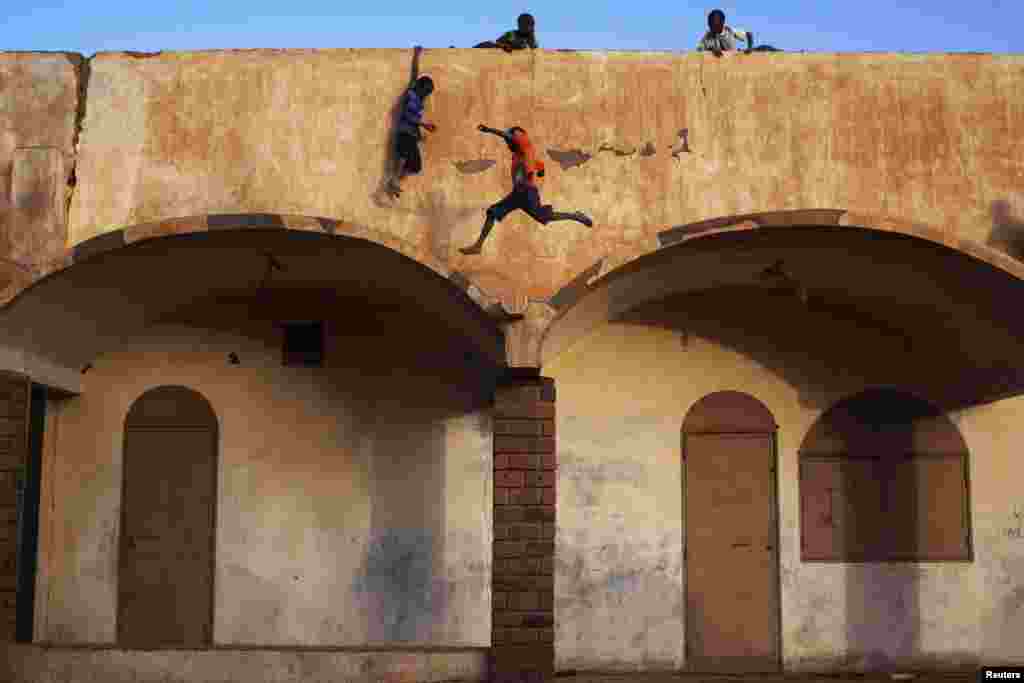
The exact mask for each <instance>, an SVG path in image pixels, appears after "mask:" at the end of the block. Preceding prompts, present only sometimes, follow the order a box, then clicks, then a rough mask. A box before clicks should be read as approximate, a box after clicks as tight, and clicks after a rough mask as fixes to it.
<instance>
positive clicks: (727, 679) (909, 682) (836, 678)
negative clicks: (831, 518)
mask: <svg viewBox="0 0 1024 683" xmlns="http://www.w3.org/2000/svg"><path fill="white" fill-rule="evenodd" d="M977 680H978V674H977V672H973V671H964V672H959V673H945V672H944V673H921V674H914V675H913V676H912V677H907V676H905V675H904V676H893V675H890V674H877V673H875V674H834V675H833V674H803V673H801V674H745V675H715V674H692V673H691V674H671V673H664V674H629V673H626V674H574V675H558V676H556V677H555V678H554V679H551V682H552V683H704V682H705V681H707V682H708V683H853V682H855V681H856V682H858V683H960V682H961V681H963V682H965V683H966V682H968V681H970V682H971V683H973V682H974V681H977Z"/></svg>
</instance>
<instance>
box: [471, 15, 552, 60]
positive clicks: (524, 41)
mask: <svg viewBox="0 0 1024 683" xmlns="http://www.w3.org/2000/svg"><path fill="white" fill-rule="evenodd" d="M516 26H517V28H516V29H514V30H512V31H507V32H505V33H502V34H501V36H500V37H499V38H498V39H497V40H494V41H491V40H488V41H487V42H486V43H480V44H478V45H475V46H474V47H489V48H501V49H502V50H504V51H505V52H512V51H513V50H525V49H526V48H530V49H532V50H536V49H537V34H536V32H535V31H536V23H535V22H534V20H533V15H532V14H520V15H519V19H518V20H517V21H516Z"/></svg>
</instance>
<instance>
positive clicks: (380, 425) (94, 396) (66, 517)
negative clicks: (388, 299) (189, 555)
mask: <svg viewBox="0 0 1024 683" xmlns="http://www.w3.org/2000/svg"><path fill="white" fill-rule="evenodd" d="M217 310H218V313H217V315H218V316H219V318H220V326H221V328H220V331H217V330H214V329H200V328H197V327H186V326H183V325H171V324H166V325H162V326H156V327H154V328H152V329H151V330H150V331H149V332H148V333H147V334H145V335H141V336H139V337H138V338H135V339H132V340H130V341H126V342H125V343H124V344H123V345H122V346H120V347H119V348H117V349H113V350H111V352H110V353H108V354H106V355H104V356H103V357H101V358H100V359H98V360H97V361H96V363H95V364H94V366H93V368H92V369H91V370H90V371H89V372H88V373H87V374H86V375H85V380H84V381H85V384H86V388H85V391H84V392H83V394H82V395H81V396H79V397H77V398H74V399H70V400H68V401H66V402H64V403H62V404H59V407H57V406H51V407H56V408H57V409H56V410H54V411H53V412H52V413H51V415H49V416H48V420H49V421H50V423H51V428H50V431H49V432H48V435H47V436H48V438H50V439H54V441H51V445H50V447H49V448H48V449H47V452H46V458H47V461H48V462H47V464H46V475H47V480H46V481H45V482H44V487H43V488H44V494H43V495H44V517H43V520H42V530H41V540H40V547H41V565H42V567H43V568H42V570H41V572H40V582H39V586H38V593H39V597H40V603H42V605H43V606H41V607H40V609H39V613H40V617H41V622H42V623H41V624H39V628H38V636H39V638H40V639H42V640H44V641H56V642H61V643H77V642H91V643H111V642H113V641H114V639H115V633H116V624H115V618H116V599H117V566H118V564H117V557H118V554H117V553H118V542H119V525H120V514H121V485H122V483H121V472H122V469H121V468H122V459H121V458H122V440H123V425H124V420H125V416H126V414H127V411H128V409H129V407H130V405H131V404H132V402H133V401H134V400H135V399H137V398H138V397H139V396H140V395H142V393H144V392H145V391H146V390H148V389H150V388H153V387H155V386H159V385H164V384H181V385H184V386H187V387H190V388H193V389H195V390H196V391H198V392H200V393H201V394H202V395H203V396H205V397H206V398H207V400H209V401H210V403H211V405H212V406H213V408H214V410H215V411H216V413H217V417H218V419H219V421H220V448H219V472H218V479H219V482H218V484H219V491H218V503H217V504H218V507H217V513H216V515H217V522H218V524H217V544H216V572H215V586H216V588H215V606H214V608H215V617H214V642H215V643H217V644H246V645H284V646H292V645H295V646H322V645H356V646H363V645H367V644H374V643H419V644H425V645H487V644H488V643H489V637H490V605H489V603H490V599H489V596H490V565H491V534H492V531H491V528H492V527H491V483H490V482H491V475H490V472H491V458H492V456H491V436H490V433H491V430H490V422H489V420H490V418H489V412H488V409H487V408H486V404H481V402H480V400H479V396H478V394H477V393H476V392H474V391H471V390H467V389H466V388H465V385H460V384H459V383H457V382H453V381H452V378H451V377H445V376H443V374H441V373H436V372H435V373H431V372H429V371H424V370H418V369H417V368H416V367H415V365H414V364H411V363H408V362H405V360H404V359H405V358H407V357H408V349H406V350H405V353H404V356H403V351H402V346H403V344H402V342H401V339H402V338H401V337H399V336H397V335H393V334H392V336H391V337H390V339H391V340H392V341H388V340H387V339H388V335H387V334H384V335H383V336H382V337H380V338H378V337H377V336H376V332H374V331H371V332H369V333H366V332H364V333H363V334H362V335H360V334H359V333H358V332H357V331H354V330H339V331H338V332H337V336H335V337H333V338H332V339H331V340H330V341H329V342H328V347H327V349H326V352H325V353H326V355H327V359H328V360H327V364H328V366H327V367H326V368H324V369H319V368H289V367H282V366H281V357H280V353H281V351H280V340H279V339H278V338H277V335H276V334H275V332H274V330H272V329H271V328H270V326H269V325H266V326H265V327H262V328H261V327H260V326H259V324H258V323H254V325H255V327H252V326H250V328H249V329H248V331H247V333H246V334H242V333H241V332H235V331H232V328H231V326H232V325H233V323H234V321H236V320H237V317H233V316H234V314H236V313H239V311H232V310H231V309H230V308H219V309H217ZM225 321H232V322H231V323H225ZM235 329H237V330H244V329H245V328H242V327H240V326H239V327H236V328H235ZM367 345H372V346H373V348H374V349H376V350H377V352H378V354H379V355H378V356H377V358H378V359H380V360H379V361H374V360H373V359H372V358H371V357H370V356H369V353H368V351H367ZM232 352H234V353H237V354H238V356H239V358H240V361H241V364H240V365H230V364H229V363H228V361H227V358H228V354H229V353H232ZM354 359H359V360H358V361H356V360H354ZM485 393H486V392H485Z"/></svg>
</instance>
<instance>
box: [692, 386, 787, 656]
mask: <svg viewBox="0 0 1024 683" xmlns="http://www.w3.org/2000/svg"><path fill="white" fill-rule="evenodd" d="M775 431H776V424H775V420H774V418H773V417H772V415H771V412H770V411H769V410H768V409H767V408H766V407H765V406H764V404H762V403H761V402H760V401H758V400H757V399H755V398H753V397H752V396H750V395H748V394H744V393H741V392H737V391H722V392H717V393H714V394H710V395H708V396H705V397H704V398H702V399H701V400H699V401H698V402H697V403H696V404H695V405H694V406H693V407H692V408H691V409H690V411H689V412H688V413H687V415H686V419H685V420H684V421H683V444H682V458H683V489H684V490H683V508H684V511H683V519H684V525H685V527H684V528H685V542H684V546H683V547H684V549H685V550H684V557H685V564H686V568H685V571H686V626H685V629H686V661H687V662H688V668H689V669H690V670H692V671H700V672H737V671H744V672H762V671H778V670H779V667H780V662H781V660H780V648H779V619H780V613H779V577H778V566H779V563H778V523H777V519H778V515H777V503H776V482H775V457H776V456H775Z"/></svg>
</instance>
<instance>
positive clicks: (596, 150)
mask: <svg viewBox="0 0 1024 683" xmlns="http://www.w3.org/2000/svg"><path fill="white" fill-rule="evenodd" d="M412 56H413V55H412V52H411V51H400V50H316V51H314V50H293V51H223V52H197V53H167V54H158V55H154V56H142V57H140V56H137V55H125V54H101V55H98V56H96V57H94V58H93V59H92V60H91V62H90V65H91V70H90V73H91V76H90V79H89V88H88V100H87V107H86V115H85V119H84V127H83V132H82V142H81V146H80V149H79V156H78V167H77V176H78V179H79V183H78V186H77V190H76V192H75V196H74V200H73V202H72V207H71V217H70V242H71V243H78V242H81V241H83V240H85V239H88V238H90V237H93V236H95V235H97V234H100V233H103V232H104V231H109V230H113V229H116V228H122V227H125V226H130V225H134V224H138V223H146V222H152V221H158V220H164V219H173V218H178V217H182V216H189V215H197V214H210V213H249V212H278V213H287V214H300V215H313V216H326V217H330V218H335V219H339V220H342V221H344V223H343V225H342V226H341V227H340V228H339V229H342V230H345V231H348V232H351V233H352V234H357V235H371V234H372V233H373V231H380V232H381V233H383V234H387V235H392V236H395V237H397V238H400V239H401V240H403V241H404V243H406V244H407V245H409V249H410V251H411V252H413V253H417V254H420V255H423V256H425V255H428V254H429V255H430V256H431V257H432V258H435V259H437V260H438V261H439V262H441V263H443V264H444V265H445V266H446V267H448V268H450V269H451V270H457V271H461V272H462V273H464V274H465V275H466V276H468V277H469V278H470V279H471V280H472V281H474V282H476V283H477V284H478V285H479V286H481V287H482V288H483V289H484V290H487V291H490V292H493V293H495V294H497V295H500V296H501V297H502V298H503V299H504V300H506V301H513V300H520V299H521V298H523V297H527V296H528V297H530V298H534V299H541V298H546V297H549V296H551V295H552V294H553V293H554V292H556V291H557V290H558V288H559V287H561V286H562V285H564V284H565V283H567V282H568V281H569V280H570V279H571V278H572V276H574V275H577V274H579V273H581V272H583V271H584V270H585V269H587V268H588V267H590V266H591V265H592V264H594V263H595V262H597V261H598V260H600V259H602V258H603V257H605V256H607V255H608V254H609V253H616V252H630V251H632V250H634V249H640V250H641V251H643V250H650V249H653V248H655V247H656V246H657V240H656V235H657V233H658V232H659V231H662V230H666V229H668V228H670V227H672V226H677V225H681V224H689V223H693V222H697V221H702V220H706V219H712V218H719V217H723V216H734V215H737V214H746V213H751V212H763V211H773V210H783V209H818V208H838V209H847V210H849V211H852V212H856V213H858V214H863V215H867V216H888V217H893V218H896V219H901V220H903V221H908V222H912V223H921V224H926V225H929V226H932V227H934V228H936V229H938V230H940V231H944V232H946V233H947V234H952V235H955V236H956V237H958V238H962V239H968V240H973V241H977V242H982V243H986V242H998V241H999V240H1000V239H1002V238H1005V237H1007V235H1012V234H1013V233H1014V227H1015V226H1018V227H1019V225H1020V221H1021V216H1022V215H1024V196H1022V195H1021V194H1020V183H1021V180H1022V178H1024V167H1022V166H1021V162H1020V159H1022V158H1024V60H1022V59H1021V58H1020V57H1012V56H992V55H929V56H922V55H914V56H910V55H796V54H776V55H768V54H756V55H731V56H728V57H726V58H723V59H720V60H719V59H715V58H714V57H712V56H709V55H700V54H692V53H691V54H681V55H680V54H642V53H587V52H543V51H536V52H529V53H523V54H512V55H507V54H504V53H496V52H492V51H483V50H428V51H425V52H423V54H422V56H421V59H420V71H421V72H422V73H427V74H430V75H431V76H432V77H433V78H434V80H435V82H436V84H437V90H436V92H435V94H434V95H433V96H432V97H431V98H430V99H429V101H428V104H427V118H428V119H429V120H431V121H435V122H436V123H437V124H438V126H439V129H438V131H437V133H435V134H433V135H429V136H428V139H427V142H426V143H425V144H424V146H423V150H424V156H425V172H424V174H423V176H421V177H419V178H415V179H411V180H410V181H409V182H408V183H407V191H406V193H405V194H404V195H403V198H402V199H401V200H400V201H398V202H397V203H392V202H390V201H386V200H381V199H380V197H379V194H378V192H377V190H378V188H379V185H380V182H381V179H382V176H383V172H384V170H385V161H386V155H387V154H388V151H389V144H388V141H389V129H390V126H391V125H392V115H393V113H394V107H395V105H396V103H397V99H398V97H399V96H400V95H401V93H402V90H403V88H404V86H405V85H406V83H407V82H408V80H409V75H410V69H411V65H412ZM481 122H485V123H488V124H490V125H495V126H510V125H515V124H518V125H522V126H524V127H525V128H526V129H527V130H528V131H530V132H531V134H532V135H533V137H534V138H535V140H536V141H537V143H538V146H539V149H540V150H542V152H543V154H544V156H545V159H546V161H547V162H548V166H549V169H550V171H549V174H548V178H547V180H546V181H545V189H544V197H545V200H546V201H549V202H552V203H553V204H554V205H555V206H556V207H564V208H567V209H576V208H579V209H583V210H586V211H588V212H589V213H591V214H592V215H593V216H594V219H595V227H594V228H593V230H588V229H586V228H583V227H581V226H579V225H577V224H574V223H561V224H558V225H556V226H552V227H550V228H548V229H541V228H539V227H538V226H537V225H535V224H533V223H532V222H531V221H530V219H529V218H527V217H525V216H521V215H516V216H514V217H511V218H509V219H508V220H507V221H506V222H505V223H503V224H502V225H501V226H499V227H498V228H497V229H496V231H495V233H494V235H493V237H492V238H491V240H490V242H489V243H488V244H487V245H486V247H485V250H484V253H483V255H482V256H477V257H464V256H462V255H461V254H459V253H458V252H457V251H456V248H457V247H458V246H461V245H462V244H468V243H469V242H471V241H472V240H473V239H474V238H475V236H476V234H477V231H478V230H479V227H480V224H481V222H482V219H483V210H484V209H485V208H486V207H487V206H488V205H489V204H491V203H493V202H494V201H496V200H497V199H499V198H500V197H501V196H503V195H504V194H505V193H506V192H507V191H508V189H509V177H508V167H509V163H508V156H509V155H508V152H507V150H506V149H505V148H504V147H503V145H502V144H501V142H500V141H499V140H497V139H496V138H493V137H491V136H484V135H483V134H481V133H479V132H477V130H476V126H477V124H478V123H481ZM684 128H685V129H687V130H688V131H689V137H688V144H689V149H690V151H678V150H679V149H680V135H679V134H680V131H681V130H682V129H684ZM1004 241H1005V240H1004ZM1004 246H1005V245H1004ZM1007 248H1009V247H1007ZM613 262H614V259H611V260H609V261H606V265H608V264H611V263H613Z"/></svg>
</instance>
